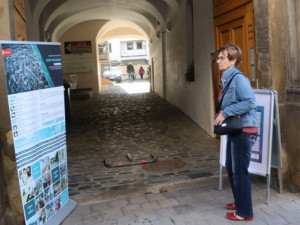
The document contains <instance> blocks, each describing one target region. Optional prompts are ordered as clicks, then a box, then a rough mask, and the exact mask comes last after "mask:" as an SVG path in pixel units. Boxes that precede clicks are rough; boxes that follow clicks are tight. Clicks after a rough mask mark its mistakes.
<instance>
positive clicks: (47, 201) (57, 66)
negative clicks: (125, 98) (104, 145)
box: [1, 41, 69, 225]
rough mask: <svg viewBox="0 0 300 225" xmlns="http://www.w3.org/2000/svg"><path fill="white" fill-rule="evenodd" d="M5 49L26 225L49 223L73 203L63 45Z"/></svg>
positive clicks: (23, 44)
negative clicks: (66, 206) (69, 192)
mask: <svg viewBox="0 0 300 225" xmlns="http://www.w3.org/2000/svg"><path fill="white" fill-rule="evenodd" d="M1 47H2V57H3V64H4V73H5V77H6V85H7V94H8V102H9V111H10V119H11V127H12V128H11V129H12V133H13V140H14V148H15V155H16V163H17V170H18V178H19V184H20V192H21V197H22V203H23V209H24V216H25V221H26V225H35V224H37V225H40V224H45V223H46V222H47V221H48V220H49V219H50V218H52V217H53V216H54V215H55V214H56V213H57V212H58V211H59V210H60V209H61V208H62V207H63V206H64V205H65V204H66V203H67V202H68V200H69V194H68V176H67V151H66V126H65V109H64V88H63V78H62V61H61V51H60V44H59V43H50V42H45V43H44V42H13V41H1Z"/></svg>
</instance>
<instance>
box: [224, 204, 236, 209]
mask: <svg viewBox="0 0 300 225" xmlns="http://www.w3.org/2000/svg"><path fill="white" fill-rule="evenodd" d="M226 209H229V210H236V206H235V204H234V203H229V204H227V205H226Z"/></svg>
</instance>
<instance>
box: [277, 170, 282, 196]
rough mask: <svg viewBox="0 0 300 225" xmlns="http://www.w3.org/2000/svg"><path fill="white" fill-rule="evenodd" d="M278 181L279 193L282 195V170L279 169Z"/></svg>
mask: <svg viewBox="0 0 300 225" xmlns="http://www.w3.org/2000/svg"><path fill="white" fill-rule="evenodd" d="M278 179H279V193H280V194H282V193H283V190H282V169H281V168H278Z"/></svg>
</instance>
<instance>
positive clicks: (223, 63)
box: [214, 44, 258, 221]
mask: <svg viewBox="0 0 300 225" xmlns="http://www.w3.org/2000/svg"><path fill="white" fill-rule="evenodd" d="M217 53H218V58H217V64H218V67H219V70H220V71H222V77H221V86H222V88H224V87H225V86H226V84H227V83H228V82H229V81H230V79H231V78H232V77H233V76H234V77H233V80H232V82H231V83H230V85H229V87H228V89H227V91H226V92H225V95H224V97H223V101H222V104H221V106H220V111H219V112H218V113H217V115H216V118H215V121H214V125H220V124H222V122H223V121H224V120H225V118H227V117H230V116H236V115H240V116H241V119H242V125H243V129H242V131H241V132H239V133H236V134H230V135H228V139H227V146H226V162H225V166H226V169H227V173H228V178H229V182H230V185H231V189H232V193H233V198H234V202H233V203H229V204H227V205H226V209H229V210H235V212H232V213H227V214H226V217H227V218H228V219H230V220H234V221H245V220H247V221H248V220H253V207H252V195H251V179H250V174H249V172H248V168H249V164H250V158H251V149H252V146H253V145H254V143H255V141H256V138H257V133H258V127H257V118H256V99H255V95H254V91H253V89H252V87H251V85H250V82H249V80H248V78H247V77H246V76H245V75H244V74H243V73H242V72H241V71H240V70H239V69H238V67H239V65H240V63H241V58H242V51H241V50H240V48H239V47H238V46H237V45H234V44H229V45H225V46H222V47H221V48H220V49H218V51H217ZM221 96H222V93H221V95H220V97H221ZM220 97H219V101H220Z"/></svg>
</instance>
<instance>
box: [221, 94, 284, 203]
mask: <svg viewBox="0 0 300 225" xmlns="http://www.w3.org/2000/svg"><path fill="white" fill-rule="evenodd" d="M254 93H255V97H256V104H257V107H256V109H257V113H256V115H257V120H258V128H259V132H258V137H257V140H256V143H255V144H254V146H253V148H252V151H251V160H250V166H249V169H248V171H249V172H250V173H252V174H257V175H261V176H266V177H267V179H268V181H267V183H268V184H267V186H268V187H267V201H268V199H269V197H268V196H269V188H270V187H269V186H270V180H269V179H270V173H271V167H274V168H277V169H278V171H279V172H278V174H279V185H280V192H282V180H281V179H282V176H281V169H282V159H281V138H280V124H279V110H278V99H277V93H276V91H274V90H261V89H257V90H254ZM226 143H227V136H226V135H222V136H221V142H220V167H225V161H226ZM221 171H222V169H221V168H220V175H222V172H221ZM221 181H222V180H221V176H220V184H219V187H220V189H221V186H222V184H221Z"/></svg>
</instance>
